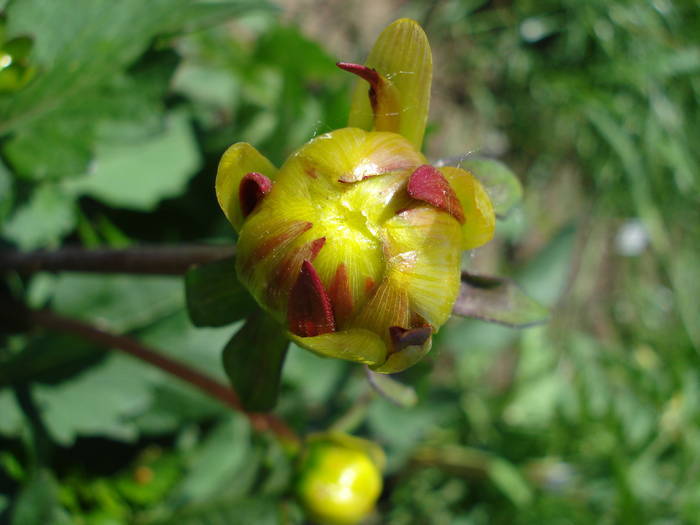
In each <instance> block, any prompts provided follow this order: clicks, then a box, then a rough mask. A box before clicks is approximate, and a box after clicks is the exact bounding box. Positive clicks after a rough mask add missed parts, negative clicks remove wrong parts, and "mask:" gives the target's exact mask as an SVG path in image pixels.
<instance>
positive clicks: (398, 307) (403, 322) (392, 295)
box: [352, 278, 411, 345]
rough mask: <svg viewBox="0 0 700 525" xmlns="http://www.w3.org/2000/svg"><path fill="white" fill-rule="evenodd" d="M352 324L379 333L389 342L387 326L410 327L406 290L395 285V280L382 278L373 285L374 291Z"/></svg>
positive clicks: (388, 343) (409, 311)
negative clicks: (375, 285) (377, 283)
mask: <svg viewBox="0 0 700 525" xmlns="http://www.w3.org/2000/svg"><path fill="white" fill-rule="evenodd" d="M352 325H353V326H356V327H360V328H366V329H367V330H372V332H374V333H375V334H379V335H380V336H381V337H382V338H383V339H384V341H385V342H386V344H387V345H390V344H391V338H390V334H389V328H390V327H391V326H400V327H402V328H410V326H411V310H410V308H409V300H408V292H407V290H405V289H404V288H401V287H400V286H397V283H396V282H395V281H391V280H389V279H386V278H385V279H384V280H382V282H381V283H379V286H377V287H375V290H374V293H372V295H371V296H370V297H369V299H368V300H367V303H366V304H365V305H364V307H363V308H362V309H361V310H360V312H359V314H358V316H357V318H355V319H354V320H353V322H352Z"/></svg>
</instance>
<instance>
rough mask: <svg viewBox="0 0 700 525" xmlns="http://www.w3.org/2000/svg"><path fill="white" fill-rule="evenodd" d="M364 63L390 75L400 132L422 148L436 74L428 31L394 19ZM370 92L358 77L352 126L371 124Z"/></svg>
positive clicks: (352, 112)
mask: <svg viewBox="0 0 700 525" xmlns="http://www.w3.org/2000/svg"><path fill="white" fill-rule="evenodd" d="M365 65H366V66H368V67H371V68H374V69H376V70H377V71H378V72H379V73H380V74H382V75H384V76H385V77H386V78H388V79H389V80H390V81H391V82H392V84H393V85H394V87H395V88H396V90H397V91H398V93H399V99H400V104H399V106H400V113H401V117H400V118H401V122H400V126H399V128H400V133H401V135H403V136H404V137H406V138H407V139H408V140H409V141H411V142H412V143H413V145H414V146H416V148H417V149H419V150H420V149H421V145H422V144H423V135H424V133H425V124H426V122H427V119H428V108H429V106H430V84H431V82H432V76H433V58H432V54H431V51H430V44H429V43H428V37H427V36H426V35H425V32H424V31H423V29H422V28H421V27H420V25H418V23H417V22H415V21H414V20H409V19H408V18H401V19H399V20H397V21H395V22H394V23H392V24H391V25H390V26H389V27H387V28H386V29H385V30H384V31H383V32H382V34H381V35H379V38H377V41H376V43H375V44H374V47H373V48H372V51H371V52H370V54H369V57H367V61H366V62H365ZM367 92H368V86H367V83H366V82H365V81H364V80H359V81H358V82H357V84H356V86H355V89H354V91H353V95H352V106H351V108H350V119H349V122H348V125H349V126H352V127H358V128H362V129H366V130H369V129H371V128H372V122H373V120H374V114H373V112H372V107H371V105H370V101H369V96H368V94H367Z"/></svg>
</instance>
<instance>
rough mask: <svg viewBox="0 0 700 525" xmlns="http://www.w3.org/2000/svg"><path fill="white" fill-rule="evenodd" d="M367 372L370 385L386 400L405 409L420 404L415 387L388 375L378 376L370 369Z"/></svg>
mask: <svg viewBox="0 0 700 525" xmlns="http://www.w3.org/2000/svg"><path fill="white" fill-rule="evenodd" d="M365 370H366V372H367V379H368V381H369V384H370V385H372V388H374V390H375V391H376V392H377V393H378V394H379V395H381V396H382V397H384V398H385V399H387V400H389V401H391V402H392V403H394V404H395V405H398V406H400V407H404V408H410V407H412V406H415V404H416V403H417V402H418V396H417V395H416V391H415V390H414V389H413V387H411V386H408V385H404V384H403V383H401V382H399V381H397V380H396V379H393V378H392V377H391V376H389V375H387V374H376V373H374V372H372V371H371V370H370V369H369V368H365Z"/></svg>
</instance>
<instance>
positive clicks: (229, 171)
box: [216, 142, 277, 231]
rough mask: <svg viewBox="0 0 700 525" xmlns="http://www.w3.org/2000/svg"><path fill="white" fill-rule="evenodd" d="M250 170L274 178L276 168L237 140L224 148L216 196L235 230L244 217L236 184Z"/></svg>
mask: <svg viewBox="0 0 700 525" xmlns="http://www.w3.org/2000/svg"><path fill="white" fill-rule="evenodd" d="M251 171H256V172H258V173H262V174H263V175H265V176H266V177H269V178H270V179H274V177H275V174H276V173H277V168H275V166H273V165H272V163H271V162H270V161H269V160H267V159H266V158H265V157H263V156H262V155H261V154H260V153H259V152H258V150H256V149H255V148H254V147H253V146H251V145H250V144H248V143H247V142H238V143H236V144H234V145H233V146H231V147H230V148H228V149H227V150H226V152H225V153H224V155H223V157H221V161H219V169H218V170H217V172H216V198H217V200H218V201H219V206H221V209H222V210H223V212H224V215H226V218H227V219H228V220H229V222H230V223H231V224H232V225H233V227H234V229H235V230H236V231H240V229H241V226H243V219H244V217H243V214H242V213H241V207H240V202H239V200H238V186H239V184H240V182H241V179H242V178H243V176H244V175H245V174H246V173H250V172H251Z"/></svg>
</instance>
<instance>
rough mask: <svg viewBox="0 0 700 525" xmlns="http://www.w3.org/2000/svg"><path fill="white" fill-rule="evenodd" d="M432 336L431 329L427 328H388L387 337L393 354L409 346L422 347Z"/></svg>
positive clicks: (427, 326)
mask: <svg viewBox="0 0 700 525" xmlns="http://www.w3.org/2000/svg"><path fill="white" fill-rule="evenodd" d="M432 334H433V329H432V328H431V327H430V326H429V325H426V326H419V327H418V328H410V329H408V328H402V327H400V326H392V327H390V328H389V337H390V338H391V342H392V344H393V346H394V348H393V349H392V350H393V351H394V352H400V351H401V350H404V349H405V348H408V347H409V346H421V347H422V346H423V345H424V344H425V343H426V341H427V340H428V339H430V337H431V336H432Z"/></svg>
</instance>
